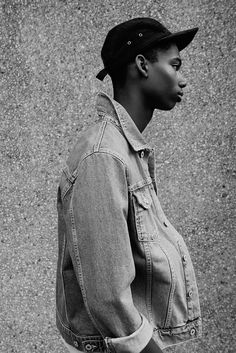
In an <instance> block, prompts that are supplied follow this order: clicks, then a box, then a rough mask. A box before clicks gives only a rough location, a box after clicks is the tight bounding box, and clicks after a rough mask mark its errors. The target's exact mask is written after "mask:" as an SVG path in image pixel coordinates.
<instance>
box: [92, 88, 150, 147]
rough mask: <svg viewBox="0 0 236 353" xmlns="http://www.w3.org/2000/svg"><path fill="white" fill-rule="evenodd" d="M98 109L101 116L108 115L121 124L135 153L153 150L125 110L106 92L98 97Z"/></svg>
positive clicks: (100, 93)
mask: <svg viewBox="0 0 236 353" xmlns="http://www.w3.org/2000/svg"><path fill="white" fill-rule="evenodd" d="M96 108H97V111H98V114H99V115H105V116H106V115H108V116H109V117H110V118H112V119H114V120H115V122H116V123H117V122H118V123H119V125H120V127H121V129H122V131H123V133H124V135H125V137H126V139H127V140H128V142H129V143H130V145H131V146H132V148H133V149H134V150H135V151H140V150H144V149H146V150H149V151H151V150H153V148H151V147H150V146H149V145H148V144H147V143H146V141H145V140H144V138H143V136H142V134H141V132H140V131H139V129H138V128H137V126H136V125H135V123H134V121H133V120H132V118H131V117H130V115H129V114H128V112H127V111H126V110H125V108H124V107H123V106H122V105H121V104H120V103H118V102H116V101H115V100H114V99H112V98H111V97H109V96H108V95H107V94H106V93H104V92H99V93H98V95H97V102H96Z"/></svg>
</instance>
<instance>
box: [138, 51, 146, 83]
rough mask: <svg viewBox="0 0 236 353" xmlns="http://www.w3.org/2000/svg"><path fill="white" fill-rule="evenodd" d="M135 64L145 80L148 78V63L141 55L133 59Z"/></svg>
mask: <svg viewBox="0 0 236 353" xmlns="http://www.w3.org/2000/svg"><path fill="white" fill-rule="evenodd" d="M135 64H136V68H137V70H138V72H139V73H140V74H141V75H142V76H143V77H145V78H147V77H148V62H147V59H146V58H145V57H144V56H143V55H142V54H138V55H137V56H136V58H135Z"/></svg>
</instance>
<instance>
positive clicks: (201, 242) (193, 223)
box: [0, 0, 236, 353]
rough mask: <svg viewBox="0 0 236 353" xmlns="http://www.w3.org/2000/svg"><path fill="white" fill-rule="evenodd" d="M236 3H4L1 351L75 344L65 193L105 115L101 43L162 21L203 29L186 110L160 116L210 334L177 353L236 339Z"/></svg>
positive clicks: (155, 137)
mask: <svg viewBox="0 0 236 353" xmlns="http://www.w3.org/2000/svg"><path fill="white" fill-rule="evenodd" d="M235 12H236V2H235V0H228V1H223V0H222V1H219V0H212V1H210V0H208V1H207V0H195V1H194V0H183V1H177V0H172V1H171V0H167V1H159V0H156V1H155V0H120V1H115V0H109V1H108V0H103V1H102V0H97V1H96V0H94V1H92V0H82V1H79V0H68V1H66V0H64V1H62V0H61V1H60V0H48V1H46V0H42V1H39V0H21V1H20V0H6V1H3V0H1V1H0V38H1V40H0V47H1V50H0V83H1V89H0V99H1V103H0V125H1V132H0V133H1V138H0V144H1V145H0V153H1V169H0V175H1V185H0V187H1V198H0V203H1V208H0V212H1V228H0V229H1V234H0V240H1V243H0V244H1V247H0V263H1V304H0V307H1V309H0V321H1V329H0V352H2V353H10V352H19V353H31V352H38V353H39V352H41V353H43V352H45V353H46V352H47V353H49V352H50V353H54V352H57V353H62V352H64V351H65V350H64V347H63V346H62V344H61V342H60V340H59V335H58V332H57V330H56V327H55V269H56V260H57V223H56V222H57V219H56V191H57V184H58V180H59V176H60V171H61V167H62V164H63V162H64V161H65V159H66V158H67V156H68V152H69V150H70V149H71V147H72V146H73V144H74V143H75V141H76V138H77V134H78V132H79V131H80V130H81V129H83V128H85V127H86V126H87V125H88V124H89V123H91V122H92V121H93V120H94V108H93V104H94V101H95V94H96V92H97V91H98V90H101V89H102V90H103V91H106V92H108V93H112V92H111V85H110V81H109V78H107V79H106V80H104V83H100V82H98V81H97V80H96V79H95V74H96V73H97V72H98V70H99V69H100V68H102V62H101V59H100V49H101V46H102V43H103V40H104V38H105V35H106V33H107V31H108V30H109V29H110V28H111V27H113V25H115V24H117V23H119V22H121V21H123V20H126V19H128V18H131V17H137V16H151V17H155V18H157V19H159V20H160V21H162V22H163V23H164V24H166V26H167V27H168V28H170V29H171V30H172V31H175V30H180V29H186V28H190V27H195V26H199V27H200V30H199V32H198V34H197V36H196V38H195V40H194V41H193V42H192V44H191V46H189V47H188V48H187V49H186V50H185V51H183V52H182V58H183V69H182V70H183V73H184V74H185V77H186V79H187V80H188V86H187V88H186V90H185V91H186V95H185V97H184V99H183V101H182V103H181V104H180V105H178V106H177V107H176V108H175V109H174V110H172V111H171V112H168V113H166V112H165V113H163V112H161V111H156V112H155V115H154V117H153V120H152V122H151V123H150V125H149V126H148V127H147V129H146V130H145V132H144V134H145V137H146V138H147V140H148V141H150V143H151V144H152V145H153V146H155V148H156V163H157V165H156V170H157V177H158V187H159V195H160V199H161V202H162V205H163V208H164V210H165V211H166V213H167V215H168V216H169V218H170V220H171V221H172V222H173V223H174V224H175V226H176V228H177V229H178V230H179V231H180V232H181V233H182V234H183V236H184V238H185V239H186V242H187V244H188V246H189V249H190V252H191V254H192V258H193V262H194V264H195V268H196V275H197V279H198V284H199V292H200V300H201V307H202V316H203V325H204V333H203V337H202V339H201V340H199V341H194V342H192V343H190V344H185V345H181V346H178V347H175V348H173V349H171V350H168V351H171V352H177V353H180V352H181V353H182V352H183V353H187V352H192V353H213V352H220V353H229V352H232V353H233V352H235V351H236V343H235V321H234V320H235V291H233V283H234V284H235V274H234V271H233V263H234V258H235V180H236V163H235V162H236V161H235V135H236V123H235V103H236V94H235V93H236V92H235V77H236V76H235V67H236V49H235V48H236V43H235V42H236V33H235V32H236V30H235V29H236V27H235V22H236V21H235V20H236V19H235Z"/></svg>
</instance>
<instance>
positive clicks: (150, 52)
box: [109, 42, 173, 87]
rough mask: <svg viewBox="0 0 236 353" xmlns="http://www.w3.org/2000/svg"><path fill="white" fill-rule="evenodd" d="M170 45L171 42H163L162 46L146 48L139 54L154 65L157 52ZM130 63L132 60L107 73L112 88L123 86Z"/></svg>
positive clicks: (156, 59) (166, 48)
mask: <svg viewBox="0 0 236 353" xmlns="http://www.w3.org/2000/svg"><path fill="white" fill-rule="evenodd" d="M171 44H173V43H172V42H165V43H163V44H161V43H159V44H158V46H155V47H151V48H148V49H146V50H144V51H142V52H140V53H139V54H142V55H143V56H144V57H145V58H146V59H147V60H148V61H150V62H151V63H154V62H156V61H158V52H160V51H165V50H168V49H169V48H170V46H171ZM132 62H133V60H132V61H130V62H128V63H126V64H125V65H124V66H121V67H120V68H118V69H116V70H114V71H111V72H110V73H109V75H110V77H111V80H112V84H113V86H114V87H122V86H124V84H125V81H126V77H127V68H128V65H129V64H130V63H132Z"/></svg>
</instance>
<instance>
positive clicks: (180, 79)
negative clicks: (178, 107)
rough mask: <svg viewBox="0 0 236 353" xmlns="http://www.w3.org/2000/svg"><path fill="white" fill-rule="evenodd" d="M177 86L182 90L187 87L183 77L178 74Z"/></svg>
mask: <svg viewBox="0 0 236 353" xmlns="http://www.w3.org/2000/svg"><path fill="white" fill-rule="evenodd" d="M178 74H179V75H178V85H179V87H180V88H184V87H186V86H187V81H186V79H185V78H184V77H183V75H181V73H179V72H178Z"/></svg>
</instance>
